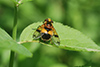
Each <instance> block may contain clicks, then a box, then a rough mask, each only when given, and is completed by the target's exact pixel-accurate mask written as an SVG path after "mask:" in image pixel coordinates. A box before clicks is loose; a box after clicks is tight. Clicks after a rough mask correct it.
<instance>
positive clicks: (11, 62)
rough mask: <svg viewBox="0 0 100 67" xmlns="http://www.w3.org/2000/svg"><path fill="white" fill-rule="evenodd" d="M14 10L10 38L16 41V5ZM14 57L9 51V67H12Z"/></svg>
mask: <svg viewBox="0 0 100 67" xmlns="http://www.w3.org/2000/svg"><path fill="white" fill-rule="evenodd" d="M14 10H15V11H14V25H13V31H12V38H13V39H14V40H15V41H16V36H17V11H18V7H17V6H16V5H15V9H14ZM14 55H15V53H14V52H13V51H11V54H10V63H9V67H13V63H14Z"/></svg>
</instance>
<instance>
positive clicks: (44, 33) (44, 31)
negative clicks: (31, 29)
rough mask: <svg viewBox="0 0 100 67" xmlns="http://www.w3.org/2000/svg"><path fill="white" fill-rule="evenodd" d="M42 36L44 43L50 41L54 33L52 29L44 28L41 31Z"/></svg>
mask: <svg viewBox="0 0 100 67" xmlns="http://www.w3.org/2000/svg"><path fill="white" fill-rule="evenodd" d="M41 35H42V37H41V39H42V40H43V41H49V40H50V39H51V38H52V36H53V31H52V30H51V29H48V28H44V29H42V30H41Z"/></svg>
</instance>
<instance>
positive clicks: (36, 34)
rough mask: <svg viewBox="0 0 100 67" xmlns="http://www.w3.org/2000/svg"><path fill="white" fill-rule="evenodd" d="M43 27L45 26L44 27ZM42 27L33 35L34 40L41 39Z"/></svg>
mask: <svg viewBox="0 0 100 67" xmlns="http://www.w3.org/2000/svg"><path fill="white" fill-rule="evenodd" d="M42 26H43V25H42ZM42 26H39V27H38V28H37V29H36V31H35V32H34V34H33V38H34V39H39V38H40V37H41V36H42V35H41V34H40V32H41V30H42Z"/></svg>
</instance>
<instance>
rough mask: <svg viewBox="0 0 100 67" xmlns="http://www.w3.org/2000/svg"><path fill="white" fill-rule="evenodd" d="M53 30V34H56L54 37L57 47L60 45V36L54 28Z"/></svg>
mask: <svg viewBox="0 0 100 67" xmlns="http://www.w3.org/2000/svg"><path fill="white" fill-rule="evenodd" d="M52 30H53V33H54V35H53V41H54V44H55V45H57V46H59V45H60V39H59V36H58V34H57V32H56V30H55V28H54V27H53V28H52Z"/></svg>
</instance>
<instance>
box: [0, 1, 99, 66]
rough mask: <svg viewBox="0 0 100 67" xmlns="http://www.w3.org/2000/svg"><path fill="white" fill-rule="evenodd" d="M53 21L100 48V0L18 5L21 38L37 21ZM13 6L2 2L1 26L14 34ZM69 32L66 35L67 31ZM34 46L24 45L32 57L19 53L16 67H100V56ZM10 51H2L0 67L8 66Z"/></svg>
mask: <svg viewBox="0 0 100 67" xmlns="http://www.w3.org/2000/svg"><path fill="white" fill-rule="evenodd" d="M46 18H51V19H52V20H54V21H56V22H60V23H62V24H64V25H68V26H70V27H73V28H75V29H77V30H79V31H81V32H83V33H84V34H85V35H87V36H88V37H90V38H91V39H92V40H94V42H96V43H97V44H98V45H100V30H99V29H100V0H33V1H30V2H26V3H23V4H22V5H20V6H19V12H18V36H17V40H18V41H19V36H20V34H21V32H22V30H23V29H24V28H25V27H26V26H28V25H29V24H32V23H34V22H37V21H43V20H44V19H46ZM13 20H14V4H13V2H11V1H10V0H0V27H1V28H3V29H4V30H5V31H7V32H8V33H9V34H10V35H12V28H13ZM66 33H67V32H66ZM32 44H33V43H26V44H23V45H24V46H26V47H27V48H28V49H29V50H30V51H31V52H32V53H33V57H32V58H27V57H25V56H22V55H18V54H16V57H15V63H14V67H74V66H82V67H100V53H92V52H91V53H88V52H77V51H69V50H63V49H59V48H54V47H48V46H44V45H40V44H35V45H32ZM9 56H10V51H9V50H6V49H3V50H2V49H1V48H0V67H7V66H8V64H9Z"/></svg>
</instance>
